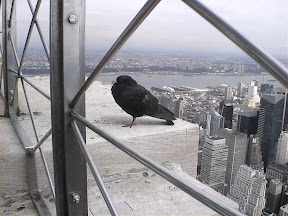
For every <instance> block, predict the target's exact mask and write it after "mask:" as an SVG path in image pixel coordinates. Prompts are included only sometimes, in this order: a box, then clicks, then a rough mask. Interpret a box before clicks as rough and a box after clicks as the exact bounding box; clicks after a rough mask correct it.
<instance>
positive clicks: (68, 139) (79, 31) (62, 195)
mask: <svg viewBox="0 0 288 216" xmlns="http://www.w3.org/2000/svg"><path fill="white" fill-rule="evenodd" d="M85 3H86V2H85V0H63V1H58V0H51V10H50V11H51V16H50V17H51V21H50V53H51V56H50V61H51V117H52V119H51V121H52V143H53V160H54V182H55V190H56V212H57V215H61V216H62V215H63V216H67V215H68V216H79V215H83V216H84V215H87V214H88V205H87V170H86V161H85V158H84V156H83V154H82V152H81V148H80V147H79V145H78V142H77V139H76V137H75V134H74V132H73V130H72V127H71V117H70V115H69V113H70V112H71V108H70V107H69V103H70V102H71V100H72V99H73V97H74V96H75V94H76V93H77V91H78V90H79V89H80V87H81V86H82V85H83V83H84V80H85V68H84V65H85V61H84V57H85V56H84V50H85V44H84V42H85V37H84V36H85V34H84V32H85ZM75 110H77V112H80V113H82V114H81V115H84V116H85V99H84V97H83V98H82V99H81V101H79V103H78V104H77V106H76V107H75ZM85 130H86V129H85V127H83V126H82V127H81V128H80V131H81V134H82V136H83V138H84V140H85V139H86V137H85V136H86V135H85V134H86V133H85Z"/></svg>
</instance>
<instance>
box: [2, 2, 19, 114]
mask: <svg viewBox="0 0 288 216" xmlns="http://www.w3.org/2000/svg"><path fill="white" fill-rule="evenodd" d="M13 2H14V3H13ZM2 4H3V5H2V28H3V32H2V44H3V47H2V48H3V56H2V64H3V67H2V68H3V79H4V82H3V83H4V101H5V109H4V115H5V116H6V117H8V116H9V109H10V108H11V107H10V106H9V102H10V101H11V99H12V97H13V94H15V96H14V97H15V98H14V103H13V109H15V110H16V113H17V114H18V113H19V106H18V87H17V85H18V83H15V77H14V73H11V71H10V70H9V69H16V70H17V63H16V61H15V59H14V53H13V47H12V44H11V38H12V39H13V40H14V41H16V19H15V16H16V7H15V6H16V3H15V1H12V0H6V1H3V2H2ZM12 7H13V8H14V9H13V10H12ZM10 13H11V14H10ZM13 17H14V18H13ZM9 34H10V35H11V37H9ZM9 38H10V39H9ZM15 84H16V85H15Z"/></svg>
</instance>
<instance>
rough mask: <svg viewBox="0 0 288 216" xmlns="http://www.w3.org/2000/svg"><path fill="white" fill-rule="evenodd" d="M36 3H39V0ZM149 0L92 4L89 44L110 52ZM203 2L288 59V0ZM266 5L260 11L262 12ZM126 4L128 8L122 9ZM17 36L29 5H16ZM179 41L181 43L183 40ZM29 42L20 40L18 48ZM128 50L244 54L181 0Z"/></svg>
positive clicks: (153, 19)
mask: <svg viewBox="0 0 288 216" xmlns="http://www.w3.org/2000/svg"><path fill="white" fill-rule="evenodd" d="M34 2H35V1H34ZM145 2H146V1H144V0H142V1H132V0H125V1H121V2H119V1H115V0H110V1H97V2H96V1H87V6H86V8H87V9H86V46H87V47H89V48H94V49H103V50H107V49H109V48H110V46H111V45H112V44H113V43H114V42H115V40H116V39H117V38H118V36H119V35H120V34H121V33H122V31H123V30H124V29H125V28H126V26H127V25H128V23H129V22H130V21H131V20H132V19H133V17H134V16H135V15H136V14H137V12H138V11H139V10H140V8H141V7H142V6H143V5H144V4H145ZM201 2H202V3H204V4H205V5H207V6H208V7H209V8H211V9H212V10H213V11H214V12H216V13H217V14H219V15H220V17H222V18H223V19H224V20H225V21H227V22H228V23H230V24H231V25H232V26H233V27H235V28H236V29H237V30H238V31H239V32H241V33H242V34H243V35H244V36H246V37H247V38H248V39H249V40H251V41H252V42H256V43H255V44H256V45H258V46H259V47H261V48H263V49H264V50H266V51H267V52H269V53H271V54H272V55H275V56H276V57H287V44H288V39H287V38H288V37H287V35H288V33H287V32H288V31H287V28H286V26H287V24H288V21H287V20H288V15H287V13H286V9H287V1H284V0H276V1H271V0H259V1H240V0H233V3H231V1H227V0H219V1H217V2H213V1H208V0H202V1H201ZM259 5H261V10H259ZM123 6H125V7H123ZM17 7H18V8H19V9H20V8H21V10H19V9H18V18H20V19H18V29H17V30H18V32H23V33H24V35H25V34H26V32H27V31H28V27H29V24H30V17H31V12H30V10H29V8H28V6H27V5H26V2H25V4H24V2H21V1H20V2H17ZM48 20H49V2H46V1H43V2H42V5H41V8H40V11H39V15H38V22H39V23H40V24H41V26H42V30H43V32H44V35H45V37H46V39H48V37H49V35H48V29H49V25H48ZM32 38H34V39H33V42H35V44H33V46H37V44H38V45H39V44H40V43H39V42H40V40H39V38H38V35H37V34H35V32H34V36H33V37H32ZM178 38H180V39H178ZM23 43H24V39H20V38H19V37H18V45H19V46H22V45H23ZM123 50H154V51H175V52H176V51H177V52H191V53H199V54H201V53H202V54H203V53H207V52H208V53H234V54H243V52H242V51H241V50H240V49H239V48H238V47H236V45H234V44H233V43H232V42H230V41H229V40H228V39H227V38H226V37H225V36H223V35H222V34H221V33H220V32H218V30H216V29H215V28H214V27H212V26H211V25H210V24H209V23H208V22H206V21H205V20H204V19H202V18H201V17H200V16H199V15H198V14H196V13H195V12H194V11H193V10H191V9H190V8H189V7H188V6H186V5H185V4H184V3H182V2H181V1H179V2H178V1H172V0H166V1H162V2H160V3H159V5H158V6H157V7H156V8H155V9H154V11H152V13H151V14H150V15H149V16H148V17H147V19H146V20H145V21H144V22H143V24H142V25H141V26H140V27H139V28H138V29H137V30H136V32H135V34H134V35H133V36H132V37H131V39H130V40H129V41H128V42H127V44H125V45H124V47H123Z"/></svg>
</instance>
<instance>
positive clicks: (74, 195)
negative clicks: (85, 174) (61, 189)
mask: <svg viewBox="0 0 288 216" xmlns="http://www.w3.org/2000/svg"><path fill="white" fill-rule="evenodd" d="M69 199H70V201H71V202H72V203H75V204H77V203H79V202H80V200H81V197H80V195H79V194H78V193H75V192H72V193H71V194H70V196H69Z"/></svg>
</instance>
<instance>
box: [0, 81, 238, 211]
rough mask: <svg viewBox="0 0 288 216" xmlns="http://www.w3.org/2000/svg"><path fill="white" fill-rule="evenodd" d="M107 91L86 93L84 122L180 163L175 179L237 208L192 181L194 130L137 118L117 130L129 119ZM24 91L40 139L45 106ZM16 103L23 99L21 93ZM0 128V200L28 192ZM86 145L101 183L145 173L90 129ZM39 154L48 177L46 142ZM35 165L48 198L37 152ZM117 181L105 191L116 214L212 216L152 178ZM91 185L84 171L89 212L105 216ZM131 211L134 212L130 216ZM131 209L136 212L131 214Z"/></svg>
mask: <svg viewBox="0 0 288 216" xmlns="http://www.w3.org/2000/svg"><path fill="white" fill-rule="evenodd" d="M29 79H30V81H31V82H33V83H35V84H37V85H38V86H41V89H42V90H43V91H46V92H49V78H48V77H31V78H29ZM110 88H111V86H107V85H101V84H100V83H99V82H94V83H93V85H92V86H91V87H90V88H89V89H88V92H87V94H86V101H87V102H86V103H87V105H86V110H87V111H86V113H87V119H88V120H89V121H91V122H93V123H94V124H96V125H97V126H99V127H100V128H101V129H103V130H104V131H106V132H109V133H110V134H111V135H113V136H114V137H117V138H118V139H120V140H121V141H123V142H125V143H126V144H128V145H130V146H131V147H133V148H134V149H136V150H138V151H139V152H141V153H143V154H145V155H146V156H148V157H150V158H152V159H154V160H155V161H157V162H158V163H160V164H167V163H173V164H179V167H181V169H182V170H183V171H184V172H183V171H182V170H180V168H177V169H174V168H173V169H174V170H175V172H176V173H177V174H179V175H180V176H182V177H183V178H185V179H186V180H188V181H190V182H192V183H193V184H195V185H197V186H199V187H200V188H203V189H205V190H206V191H207V192H209V193H211V195H214V196H219V198H220V199H222V200H223V199H224V200H226V201H227V202H228V203H229V204H231V205H232V206H235V208H237V205H236V204H235V203H234V202H232V201H231V202H230V201H229V200H228V199H227V198H225V197H224V196H222V195H220V194H218V193H217V192H215V191H214V190H212V189H211V188H209V187H208V186H205V185H203V184H201V183H200V182H198V181H197V180H196V179H195V178H194V177H196V167H197V157H198V154H197V152H198V126H197V125H194V124H191V123H188V122H185V121H182V120H176V121H175V125H174V126H168V125H165V121H162V120H159V119H155V118H152V117H142V118H138V119H137V120H136V126H133V127H132V128H127V127H122V125H124V124H127V123H130V122H131V120H132V118H131V116H129V115H128V114H126V113H125V112H124V111H122V109H121V108H120V107H118V105H117V104H116V103H115V102H114V99H113V98H112V95H111V93H110ZM26 90H27V93H28V95H30V97H31V99H30V103H31V107H32V110H33V111H34V119H35V123H36V126H37V128H38V133H39V136H40V138H41V137H43V136H44V135H45V134H46V132H47V131H48V130H49V129H50V127H51V126H50V125H51V124H50V103H49V101H48V100H47V99H46V98H44V97H42V96H41V95H39V96H38V95H37V94H38V93H37V92H36V91H35V90H34V89H32V88H31V87H29V86H27V88H26ZM19 98H22V99H23V98H24V97H23V92H22V91H21V90H20V92H19ZM22 99H21V101H20V105H21V112H22V114H21V115H20V116H19V120H20V121H21V123H22V124H23V126H24V127H25V128H26V129H27V133H28V135H29V136H30V137H31V141H32V142H33V143H35V144H36V141H35V135H34V132H33V129H32V124H31V122H30V119H29V115H28V110H27V108H26V104H25V102H24V101H23V100H22ZM1 107H3V106H1ZM0 124H1V126H0V134H1V136H0V143H1V155H0V162H1V164H0V169H1V188H0V189H1V191H2V195H1V196H7V195H9V194H17V193H20V192H25V191H28V188H27V174H26V167H25V165H26V163H25V153H24V149H23V147H22V145H21V144H20V142H19V140H18V138H17V137H16V134H15V132H14V129H13V128H12V126H11V124H10V120H9V119H1V120H0ZM3 134H5V135H3ZM87 145H88V149H89V150H90V154H91V155H92V157H93V159H94V161H95V163H96V166H97V167H98V169H99V170H100V172H101V174H102V175H103V176H104V178H105V179H106V180H107V179H109V178H112V179H115V178H119V176H126V174H125V173H130V174H128V175H130V176H131V175H132V176H133V175H136V174H137V173H138V174H139V173H140V175H142V172H143V171H145V170H147V168H145V167H144V166H143V165H141V164H140V163H138V162H137V161H135V160H134V159H132V158H130V157H129V156H127V155H126V154H125V153H123V152H122V151H120V150H119V149H117V148H116V147H114V146H113V145H112V144H110V143H108V142H107V141H106V140H104V139H103V138H101V137H99V136H98V135H97V134H95V133H94V132H92V131H90V130H89V129H87ZM42 151H43V152H44V154H45V156H46V159H47V163H48V165H49V169H50V171H51V174H52V176H53V157H52V144H51V137H50V138H49V139H48V140H47V141H46V142H45V143H44V144H43V145H42ZM36 160H37V171H38V183H39V186H40V188H41V189H42V190H43V191H45V193H46V194H47V190H46V189H47V188H48V181H47V178H46V174H45V171H44V168H43V163H42V161H41V158H40V155H39V152H38V151H37V152H36ZM75 160H77V159H75ZM188 174H189V175H188ZM153 176H155V175H153ZM122 181H123V184H118V183H117V182H119V181H113V182H111V183H109V182H108V183H107V186H108V188H109V190H111V195H112V197H113V198H115V203H116V206H119V205H120V213H121V212H122V213H124V215H155V213H156V214H158V213H159V214H160V215H163V214H165V215H166V214H168V215H169V214H170V215H174V213H173V212H172V210H176V211H175V212H176V214H177V215H199V214H202V213H205V215H215V212H214V211H212V210H210V209H209V208H207V207H206V206H205V205H203V204H200V203H199V202H198V201H196V200H195V199H193V198H191V197H190V196H189V195H186V194H185V193H184V192H182V191H180V190H178V189H177V188H174V186H172V185H171V184H170V183H168V182H167V181H165V180H164V179H162V178H160V177H159V176H157V175H156V177H153V178H151V181H150V179H149V180H147V179H146V178H144V177H141V178H140V177H139V176H138V177H137V178H136V179H135V178H126V179H125V180H123V179H122V180H120V182H122ZM93 182H94V179H93V177H92V175H91V173H90V172H89V171H88V183H89V188H88V191H89V197H90V199H89V208H90V211H91V212H90V213H92V212H94V213H96V214H97V213H100V214H101V215H105V214H106V213H107V209H106V206H105V204H104V203H103V200H102V201H101V198H100V195H99V191H98V188H97V186H95V185H94V183H93ZM145 185H147V186H148V188H146V187H145ZM125 191H126V192H127V193H126V192H125ZM167 191H169V193H167ZM50 196H51V195H50ZM48 197H49V195H48ZM168 201H169V202H168ZM171 201H172V202H171ZM101 202H102V204H101ZM127 203H128V204H127ZM51 206H52V207H51ZM51 206H50V207H51V208H52V211H55V209H54V210H53V204H52V203H51ZM129 206H130V207H129ZM158 207H159V208H158ZM131 208H132V209H133V212H132V213H131ZM136 209H137V211H134V210H136ZM158 209H159V210H158ZM123 211H124V212H123ZM139 212H140V213H139ZM142 213H143V214H142Z"/></svg>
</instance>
